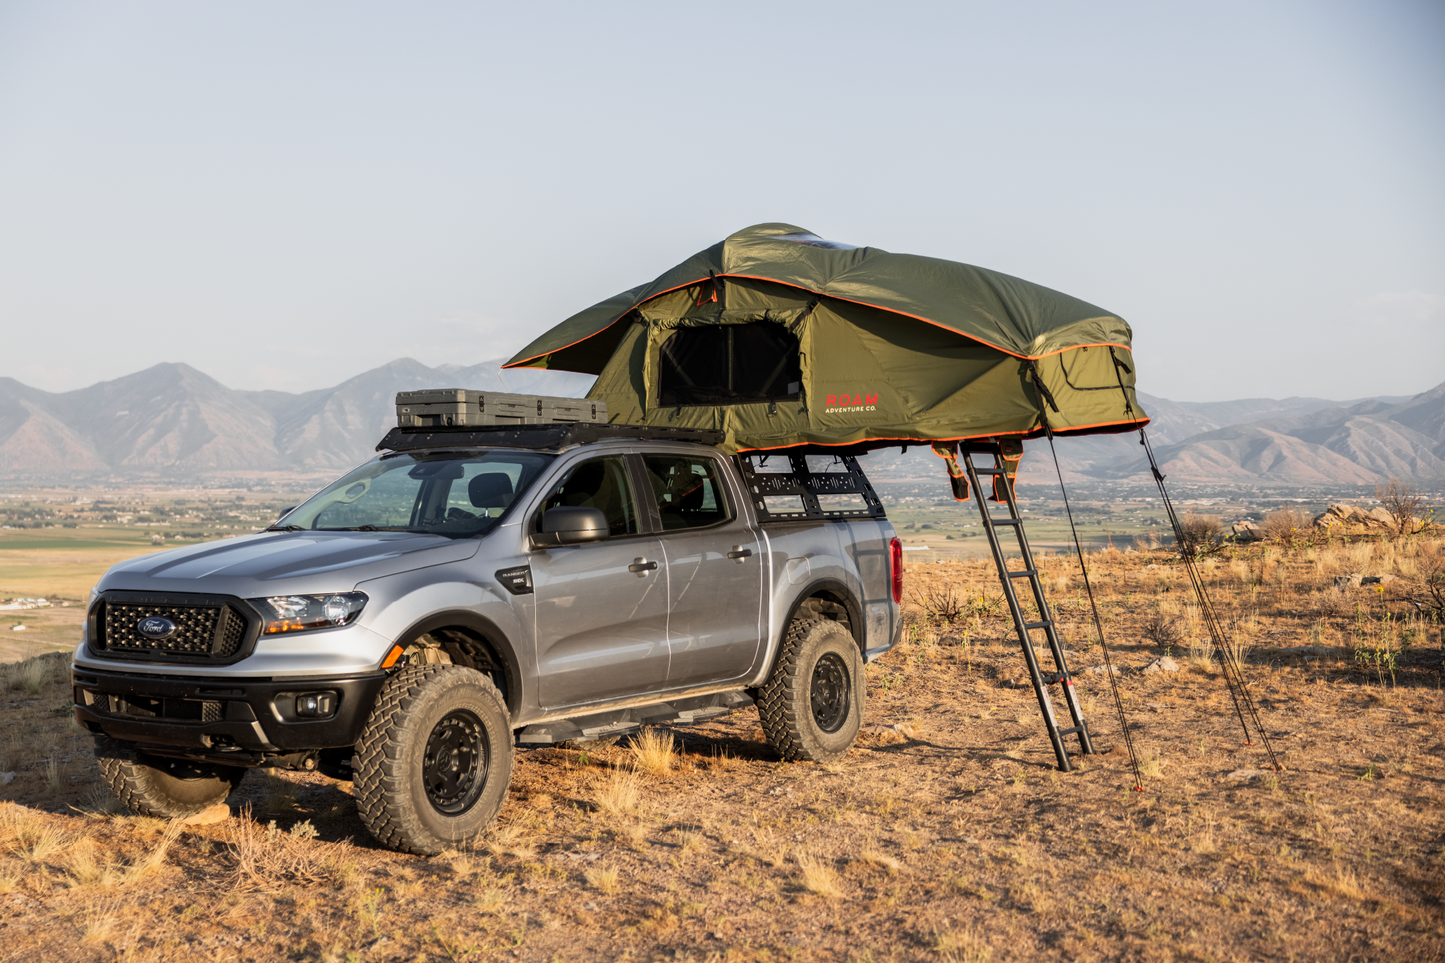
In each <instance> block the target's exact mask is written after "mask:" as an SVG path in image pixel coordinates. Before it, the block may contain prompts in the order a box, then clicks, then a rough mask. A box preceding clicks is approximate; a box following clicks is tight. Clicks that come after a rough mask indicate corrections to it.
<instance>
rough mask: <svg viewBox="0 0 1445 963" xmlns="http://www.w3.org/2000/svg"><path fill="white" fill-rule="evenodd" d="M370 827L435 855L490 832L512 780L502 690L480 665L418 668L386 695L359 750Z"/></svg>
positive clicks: (402, 846) (358, 782)
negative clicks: (478, 669) (500, 690)
mask: <svg viewBox="0 0 1445 963" xmlns="http://www.w3.org/2000/svg"><path fill="white" fill-rule="evenodd" d="M355 768H356V772H355V781H354V782H353V784H352V786H353V791H354V792H355V795H356V806H357V809H358V811H359V812H360V814H361V821H362V822H363V823H365V824H366V828H367V829H368V830H370V831H371V834H372V835H373V836H375V837H376V838H377V839H378V840H379V841H380V842H382V843H383V844H385V845H387V846H390V847H391V848H393V849H399V850H402V851H403V852H408V853H421V854H423V855H431V854H434V853H439V852H441V851H442V850H444V849H452V848H456V847H458V846H461V845H463V844H465V843H467V842H469V841H470V840H472V839H474V838H476V837H477V836H479V835H480V834H481V833H483V832H485V831H486V829H487V827H488V826H490V825H491V824H492V820H493V819H495V818H496V815H497V812H498V811H499V810H500V809H501V808H502V802H503V801H504V800H505V799H506V797H507V786H508V784H509V783H510V782H511V779H512V728H511V718H510V716H509V715H508V713H507V706H506V703H505V702H503V701H502V696H501V693H499V692H498V691H497V687H496V686H495V685H493V684H492V681H491V680H490V679H488V678H487V677H486V676H485V675H483V674H482V673H480V672H477V671H476V670H475V669H466V668H462V667H459V666H451V665H437V664H431V665H416V666H408V667H406V668H404V669H402V670H401V671H400V672H398V673H397V674H396V675H394V676H393V677H392V678H391V679H390V681H388V682H387V684H386V686H385V688H383V689H382V690H381V694H380V695H379V696H378V697H377V700H376V706H375V707H374V708H373V709H372V711H371V716H370V718H369V719H367V722H366V728H365V730H363V732H362V734H361V739H360V741H358V742H357V744H356V767H355Z"/></svg>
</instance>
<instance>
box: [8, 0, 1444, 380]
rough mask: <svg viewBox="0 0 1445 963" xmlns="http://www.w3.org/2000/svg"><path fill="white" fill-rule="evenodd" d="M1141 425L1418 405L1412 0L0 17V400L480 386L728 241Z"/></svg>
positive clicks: (1438, 166)
mask: <svg viewBox="0 0 1445 963" xmlns="http://www.w3.org/2000/svg"><path fill="white" fill-rule="evenodd" d="M773 220H778V221H789V222H792V223H795V224H799V225H802V226H803V227H805V228H808V229H810V230H812V231H815V232H817V233H819V234H822V235H824V236H826V237H830V238H836V239H839V240H845V241H849V242H852V243H857V244H869V245H874V246H877V247H881V248H885V249H888V250H892V251H900V252H909V253H915V254H928V255H933V256H936V257H945V258H952V259H955V260H959V261H966V262H969V263H972V264H978V265H982V266H984V267H989V268H993V269H996V270H1000V271H1005V272H1008V273H1011V274H1016V275H1019V276H1021V277H1024V278H1028V279H1029V280H1032V281H1036V282H1038V283H1041V284H1045V285H1048V286H1050V287H1055V288H1058V289H1060V290H1062V291H1066V292H1068V293H1070V294H1073V295H1075V296H1077V297H1081V298H1083V299H1085V300H1088V301H1092V302H1094V303H1096V304H1099V305H1102V306H1104V307H1106V308H1108V309H1109V310H1111V311H1114V312H1117V313H1119V314H1121V315H1122V316H1123V317H1125V318H1126V319H1127V320H1128V321H1129V322H1130V323H1131V324H1132V325H1133V328H1134V337H1135V348H1136V351H1137V355H1138V359H1139V364H1140V387H1141V388H1142V389H1143V390H1145V391H1148V392H1151V393H1154V394H1158V395H1163V396H1165V397H1169V398H1174V399H1177V400H1196V401H1206V400H1219V399H1227V398H1238V397H1247V396H1269V397H1283V396H1286V395H1317V396H1323V397H1329V398H1337V399H1345V398H1353V397H1359V396H1364V395H1373V394H1412V393H1415V392H1418V391H1422V390H1425V389H1427V388H1430V387H1432V386H1434V385H1436V384H1438V383H1439V382H1441V381H1445V4H1442V3H1440V2H1439V0H1421V2H1392V0H1368V2H1358V3H1330V2H1322V0H1310V2H1303V3H1290V2H1258V0H1255V2H1248V3H1219V2H1215V3H1209V4H1195V5H1185V4H1162V3H1139V4H1123V3H1098V2H1096V3H1087V4H1085V3H1078V2H1072V0H1071V2H1058V3H1028V2H1024V3H1009V4H1003V3H997V2H989V3H976V4H970V3H959V2H950V3H907V2H892V3H881V2H877V0H874V2H869V3H846V2H838V0H830V2H826V3H821V2H820V3H788V2H779V0H774V2H768V3H745V2H730V3H725V4H707V5H702V4H687V3H682V2H671V3H657V4H628V3H618V2H614V3H607V4H600V3H587V4H583V3H547V4H523V3H512V4H505V5H504V4H489V3H480V2H473V3H444V2H426V3H391V4H378V3H361V2H353V0H348V2H345V3H322V2H306V3H296V2H286V3H267V2H247V3H239V2H231V3H223V2H214V3H194V2H184V3H182V2H174V3H142V2H124V3H116V2H105V3H93V4H92V3H67V2H58V0H43V2H15V0H0V375H8V376H11V377H14V378H17V379H19V380H21V381H23V382H25V383H27V384H30V385H34V386H36V387H40V388H45V389H49V390H54V391H60V390H68V389H72V388H78V387H82V386H84V385H87V384H90V383H92V382H95V381H98V380H102V379H108V378H114V377H117V376H119V375H123V374H127V373H130V372H132V371H136V370H138V369H141V368H144V367H147V366H149V365H152V364H155V363H156V362H159V361H184V362H187V363H189V364H192V365H195V366H196V367H198V368H200V369H202V370H203V371H206V372H207V373H209V374H211V375H213V376H214V377H216V378H217V379H219V380H220V381H222V382H224V383H225V384H228V385H230V386H232V387H236V388H263V387H264V388H280V389H284V390H290V391H301V390H306V389H310V388H316V387H322V386H326V385H331V384H335V383H336V382H338V381H341V380H343V379H344V378H347V377H350V376H352V375H354V374H357V373H359V372H361V371H362V370H365V369H366V368H369V367H373V366H375V365H378V364H382V363H385V362H386V361H389V360H392V359H394V358H397V357H401V356H405V355H410V356H412V357H415V358H417V359H418V360H420V361H423V362H425V363H428V364H441V363H444V362H457V363H463V364H470V363H474V362H477V361H481V360H485V359H490V358H496V357H499V356H505V355H509V354H510V353H511V352H512V351H513V350H515V349H516V348H518V347H520V346H521V345H523V344H525V343H526V342H527V341H529V340H531V338H532V337H534V336H535V335H536V334H538V333H540V332H541V331H542V330H544V329H545V328H547V327H548V326H550V325H552V324H555V323H556V322H558V321H560V320H562V319H563V318H565V317H567V316H568V315H570V314H572V313H573V312H575V311H577V310H580V309H581V308H584V307H586V306H588V305H590V304H592V303H593V302H595V301H598V300H601V299H602V298H604V297H607V296H609V295H612V294H615V293H616V292H618V291H620V290H623V289H625V288H628V287H631V286H633V285H635V284H638V283H641V282H643V281H647V280H650V279H651V278H653V277H654V276H656V275H657V274H659V273H661V271H663V270H664V269H666V268H668V267H670V266H672V265H673V264H675V263H676V262H678V261H681V260H682V259H683V258H685V257H687V256H688V255H690V254H692V253H693V252H695V251H697V250H699V249H701V248H703V247H706V246H707V245H709V244H711V243H713V242H715V241H717V240H720V239H721V238H722V237H724V236H726V235H727V234H729V233H731V232H733V231H735V230H738V229H740V228H742V227H745V226H747V225H750V224H754V223H757V222H760V221H773Z"/></svg>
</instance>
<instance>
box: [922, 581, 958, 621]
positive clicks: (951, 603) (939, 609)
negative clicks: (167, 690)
mask: <svg viewBox="0 0 1445 963" xmlns="http://www.w3.org/2000/svg"><path fill="white" fill-rule="evenodd" d="M918 604H919V605H920V606H921V607H922V608H923V611H924V612H925V613H926V614H927V616H928V617H929V618H930V619H937V620H939V621H940V622H949V623H952V622H955V621H957V620H958V619H959V618H961V617H962V616H963V614H964V610H963V601H962V600H961V599H960V598H959V597H958V593H957V592H956V591H954V588H953V586H951V585H945V586H944V587H943V588H937V589H935V588H927V589H924V590H923V591H921V592H919V593H918Z"/></svg>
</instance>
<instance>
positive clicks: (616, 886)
mask: <svg viewBox="0 0 1445 963" xmlns="http://www.w3.org/2000/svg"><path fill="white" fill-rule="evenodd" d="M583 878H584V879H585V880H587V885H588V886H591V887H592V888H593V889H595V890H597V892H599V893H601V894H602V895H603V896H616V895H617V892H618V890H620V889H621V888H622V887H621V884H620V883H619V880H620V879H621V878H622V874H621V873H619V872H618V870H617V867H616V866H595V867H593V868H592V869H589V870H587V872H586V873H584V874H583Z"/></svg>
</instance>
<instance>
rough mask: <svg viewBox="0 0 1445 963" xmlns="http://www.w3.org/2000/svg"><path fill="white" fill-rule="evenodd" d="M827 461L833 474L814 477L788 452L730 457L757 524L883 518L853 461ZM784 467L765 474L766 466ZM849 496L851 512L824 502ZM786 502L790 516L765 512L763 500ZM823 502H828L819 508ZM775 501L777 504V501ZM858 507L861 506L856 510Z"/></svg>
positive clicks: (771, 509)
mask: <svg viewBox="0 0 1445 963" xmlns="http://www.w3.org/2000/svg"><path fill="white" fill-rule="evenodd" d="M828 454H829V456H830V457H831V458H832V459H833V464H832V465H830V466H829V467H830V468H834V467H836V468H837V469H838V470H834V471H821V472H815V471H812V470H810V469H809V468H808V459H807V456H806V455H803V454H800V453H798V452H797V451H795V450H793V449H791V448H790V449H787V450H785V451H777V452H767V451H749V452H745V453H743V454H740V455H735V456H734V460H735V461H736V462H737V466H738V470H739V471H740V472H741V473H742V476H743V484H745V485H747V487H748V496H749V497H750V498H751V499H752V502H753V509H754V510H755V511H756V512H757V514H758V521H760V522H786V521H812V520H818V519H845V518H884V517H886V516H885V515H884V512H883V502H882V501H881V500H880V499H879V498H878V493H877V492H875V491H874V490H873V485H872V483H871V482H869V481H868V476H867V475H865V474H863V469H862V468H859V467H858V459H856V458H854V457H853V456H852V455H840V454H837V453H835V452H829V453H828ZM774 459H777V460H778V461H786V462H787V464H788V469H789V470H788V471H776V470H768V468H769V463H770V462H773V463H774V465H776V462H774ZM837 495H854V496H857V497H856V498H854V499H852V500H851V502H852V506H853V507H845V506H844V505H838V504H834V503H833V499H831V498H830V496H837ZM779 496H781V497H782V498H786V499H789V500H791V501H792V504H794V505H798V506H799V507H798V508H797V509H796V510H793V509H791V508H787V507H783V506H781V505H779V504H778V503H777V502H776V501H775V502H774V503H773V504H772V505H771V506H770V505H769V504H768V499H769V498H779ZM823 499H829V501H828V503H827V504H825V503H824V502H823ZM780 500H781V499H780ZM860 502H861V504H860Z"/></svg>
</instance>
